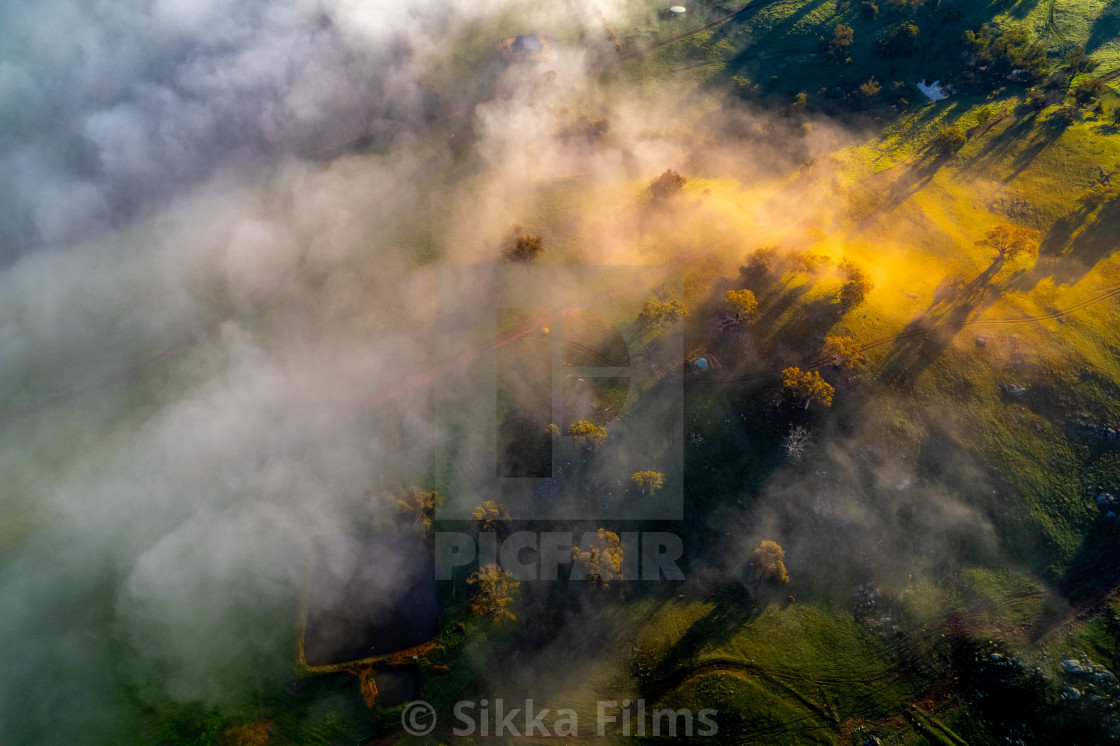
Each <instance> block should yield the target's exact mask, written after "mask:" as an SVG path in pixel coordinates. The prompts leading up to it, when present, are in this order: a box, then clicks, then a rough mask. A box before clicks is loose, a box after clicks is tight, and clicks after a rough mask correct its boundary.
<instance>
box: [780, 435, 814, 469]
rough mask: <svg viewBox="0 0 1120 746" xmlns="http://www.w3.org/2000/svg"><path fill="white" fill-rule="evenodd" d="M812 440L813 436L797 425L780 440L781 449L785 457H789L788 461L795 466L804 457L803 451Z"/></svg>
mask: <svg viewBox="0 0 1120 746" xmlns="http://www.w3.org/2000/svg"><path fill="white" fill-rule="evenodd" d="M812 439H813V436H812V435H811V434H810V433H809V431H808V430H806V429H805V428H803V427H801V425H797V426H796V427H791V428H790V430H789V433H788V434H787V435H786V437H785V439H784V440H782V448H784V449H785V452H786V456H788V457H789V460H790V461H792V462H794V463H795V464H796V463H799V462H800V461H801V459H802V458H803V457H804V456H805V449H807V448H808V447H809V442H810V441H811V440H812Z"/></svg>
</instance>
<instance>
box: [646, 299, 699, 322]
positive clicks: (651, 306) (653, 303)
mask: <svg viewBox="0 0 1120 746" xmlns="http://www.w3.org/2000/svg"><path fill="white" fill-rule="evenodd" d="M687 315H688V308H687V307H685V305H684V304H683V303H681V302H680V301H679V300H674V299H669V300H666V301H660V300H647V301H646V302H645V303H643V304H642V310H641V311H640V312H638V326H640V327H641V328H642V329H652V328H654V327H657V328H661V327H664V326H665V325H666V324H672V323H673V322H674V321H677V320H678V319H680V318H681V317H683V316H687Z"/></svg>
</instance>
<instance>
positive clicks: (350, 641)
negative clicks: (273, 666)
mask: <svg viewBox="0 0 1120 746" xmlns="http://www.w3.org/2000/svg"><path fill="white" fill-rule="evenodd" d="M308 602H309V603H308V610H307V629H306V632H305V634H304V653H305V655H306V658H307V663H308V665H311V666H325V665H330V664H334V663H346V662H347V661H352V660H360V659H362V658H369V657H371V656H374V655H386V654H388V653H395V652H398V651H400V650H405V649H407V648H410V647H414V646H415V645H419V644H420V643H422V642H426V641H428V640H430V639H431V638H432V637H433V636H434V635H435V633H436V630H437V627H438V622H439V613H440V608H439V601H438V598H437V596H436V581H435V569H434V565H433V561H432V557H431V553H430V550H429V548H428V545H427V543H426V542H425V541H423V540H422V539H420V538H419V537H417V536H410V535H404V534H399V533H392V532H382V533H377V534H371V535H368V536H364V537H357V536H342V535H337V536H332V537H330V538H329V539H325V540H323V541H321V542H320V544H319V546H318V547H317V549H316V551H315V557H314V565H313V568H312V577H311V589H310V597H309V599H308ZM380 686H381V685H380V682H378V688H380Z"/></svg>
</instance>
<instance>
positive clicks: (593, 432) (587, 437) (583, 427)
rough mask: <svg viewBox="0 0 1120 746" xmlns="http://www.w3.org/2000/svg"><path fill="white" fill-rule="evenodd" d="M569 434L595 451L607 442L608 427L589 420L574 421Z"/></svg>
mask: <svg viewBox="0 0 1120 746" xmlns="http://www.w3.org/2000/svg"><path fill="white" fill-rule="evenodd" d="M568 434H569V435H571V436H572V437H573V438H575V439H576V440H577V441H579V443H580V445H582V446H583V447H584V448H586V449H587V450H589V451H594V450H595V449H596V448H599V447H600V446H601V445H603V444H604V443H606V442H607V428H605V427H599V426H598V425H596V424H595V423H593V422H588V421H587V420H577V421H575V422H573V423H572V424H571V426H570V427H569V428H568Z"/></svg>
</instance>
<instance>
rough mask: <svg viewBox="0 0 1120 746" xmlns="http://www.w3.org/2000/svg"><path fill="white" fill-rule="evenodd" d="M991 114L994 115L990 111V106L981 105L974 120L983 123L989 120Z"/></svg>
mask: <svg viewBox="0 0 1120 746" xmlns="http://www.w3.org/2000/svg"><path fill="white" fill-rule="evenodd" d="M993 116H995V114H994V113H993V112H992V107H990V106H981V107H980V108H979V110H977V112H976V121H977V122H978V123H979V124H981V125H984V124H987V123H988V122H990V121H991V119H992V117H993Z"/></svg>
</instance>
